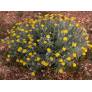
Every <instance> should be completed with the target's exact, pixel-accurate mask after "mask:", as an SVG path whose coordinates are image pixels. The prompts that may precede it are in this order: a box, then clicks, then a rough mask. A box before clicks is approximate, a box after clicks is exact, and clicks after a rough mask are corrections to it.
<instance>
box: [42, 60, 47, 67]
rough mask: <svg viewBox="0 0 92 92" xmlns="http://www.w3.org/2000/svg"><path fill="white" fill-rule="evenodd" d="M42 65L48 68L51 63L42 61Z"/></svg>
mask: <svg viewBox="0 0 92 92" xmlns="http://www.w3.org/2000/svg"><path fill="white" fill-rule="evenodd" d="M41 64H42V65H44V66H48V65H49V63H48V62H46V61H42V62H41Z"/></svg>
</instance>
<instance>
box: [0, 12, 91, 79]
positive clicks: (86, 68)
mask: <svg viewBox="0 0 92 92" xmlns="http://www.w3.org/2000/svg"><path fill="white" fill-rule="evenodd" d="M37 13H38V12H8V11H7V12H0V39H1V38H5V37H7V31H8V30H10V29H11V27H12V25H13V24H14V23H16V22H17V21H19V20H22V19H23V18H28V17H30V18H32V17H34V15H35V14H37ZM41 13H43V14H45V13H48V12H41ZM49 13H58V12H49ZM59 13H63V14H64V15H66V16H69V17H71V16H74V17H76V18H77V21H80V23H81V24H82V25H83V26H84V27H85V28H86V29H87V31H88V33H89V36H90V40H92V12H72V11H70V12H59ZM5 50H7V46H6V45H5V44H1V43H0V79H3V80H25V79H26V80H29V79H30V80H31V79H34V80H35V79H51V80H52V79H54V80H61V79H63V80H67V79H68V80H72V79H77V80H78V79H79V80H81V79H82V80H87V79H92V58H91V56H92V53H90V52H89V53H88V55H87V57H86V58H85V59H84V60H82V62H81V63H80V66H79V69H78V70H77V71H74V72H64V73H63V74H56V73H53V72H52V71H50V70H49V69H48V70H47V71H44V73H43V74H38V75H37V76H35V77H32V76H31V71H30V70H28V69H26V68H24V67H22V66H20V65H17V64H16V63H14V62H6V61H5V59H4V57H3V56H2V52H4V51H5ZM90 58H91V59H90ZM42 75H43V77H42ZM47 75H48V76H47Z"/></svg>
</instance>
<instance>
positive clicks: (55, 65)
mask: <svg viewBox="0 0 92 92" xmlns="http://www.w3.org/2000/svg"><path fill="white" fill-rule="evenodd" d="M2 42H5V43H6V44H8V48H9V50H8V52H7V60H9V59H11V58H14V59H15V60H16V62H17V63H20V64H22V65H23V66H27V67H29V68H30V69H31V70H32V71H33V72H32V75H33V76H34V75H35V73H36V72H37V71H40V70H41V71H42V70H43V69H46V68H48V67H50V68H51V69H54V70H55V71H57V72H59V73H62V72H63V71H64V70H66V69H67V68H77V65H78V63H79V61H78V59H79V58H80V57H81V56H85V55H86V53H87V49H88V45H89V41H88V34H87V31H86V30H85V28H84V27H83V26H81V25H80V24H79V23H78V22H76V19H75V17H71V18H68V17H66V16H63V15H61V14H46V15H38V16H36V17H35V18H33V19H24V20H23V21H21V22H18V23H16V24H15V25H14V26H13V27H12V29H11V31H10V32H9V37H8V40H6V41H5V40H3V41H2Z"/></svg>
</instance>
